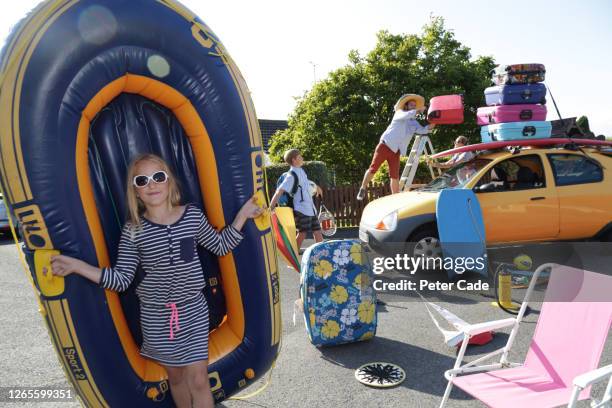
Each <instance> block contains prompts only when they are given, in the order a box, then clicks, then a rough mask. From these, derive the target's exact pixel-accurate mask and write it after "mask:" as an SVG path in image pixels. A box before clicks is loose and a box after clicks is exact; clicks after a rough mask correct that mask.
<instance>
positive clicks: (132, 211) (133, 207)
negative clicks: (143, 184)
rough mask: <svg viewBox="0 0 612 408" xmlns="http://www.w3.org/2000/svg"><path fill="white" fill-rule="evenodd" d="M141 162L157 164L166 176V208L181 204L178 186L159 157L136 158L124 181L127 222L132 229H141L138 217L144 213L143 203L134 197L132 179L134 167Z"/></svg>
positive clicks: (134, 172) (134, 188)
mask: <svg viewBox="0 0 612 408" xmlns="http://www.w3.org/2000/svg"><path fill="white" fill-rule="evenodd" d="M143 161H150V162H153V163H156V164H158V165H159V166H160V167H161V169H162V170H163V171H165V172H166V174H167V175H168V181H167V183H168V206H169V207H170V208H171V207H174V206H177V205H180V203H181V192H180V190H179V186H178V183H177V180H176V177H174V174H173V173H172V170H170V167H169V166H168V164H167V163H166V162H165V161H164V159H162V158H161V157H159V156H157V155H154V154H150V153H147V154H143V155H140V156H138V157H136V158H135V159H134V160H132V162H131V163H130V165H129V166H128V171H127V180H126V192H127V202H128V222H129V223H130V224H131V227H132V229H138V228H140V227H141V224H140V216H141V215H142V214H144V212H145V206H144V203H143V202H142V200H141V199H140V198H138V196H137V195H136V186H134V182H133V180H134V177H135V176H137V174H136V166H137V165H138V163H140V162H143Z"/></svg>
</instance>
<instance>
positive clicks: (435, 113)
mask: <svg viewBox="0 0 612 408" xmlns="http://www.w3.org/2000/svg"><path fill="white" fill-rule="evenodd" d="M427 120H428V121H429V123H435V124H436V125H456V124H460V123H463V96H461V95H441V96H434V97H433V98H431V100H430V101H429V110H428V111H427Z"/></svg>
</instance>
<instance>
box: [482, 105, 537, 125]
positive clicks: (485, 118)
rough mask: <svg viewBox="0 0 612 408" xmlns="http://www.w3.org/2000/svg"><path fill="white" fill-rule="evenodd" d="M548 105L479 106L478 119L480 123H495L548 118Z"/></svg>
mask: <svg viewBox="0 0 612 408" xmlns="http://www.w3.org/2000/svg"><path fill="white" fill-rule="evenodd" d="M546 113H547V109H546V105H497V106H485V107H482V108H478V111H476V121H477V123H478V124H479V125H492V124H495V123H508V122H523V121H529V120H531V121H542V120H546Z"/></svg>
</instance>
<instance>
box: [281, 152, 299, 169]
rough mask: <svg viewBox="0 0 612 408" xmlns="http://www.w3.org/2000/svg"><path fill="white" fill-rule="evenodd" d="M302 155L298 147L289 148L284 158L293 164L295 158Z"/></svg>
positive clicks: (289, 163)
mask: <svg viewBox="0 0 612 408" xmlns="http://www.w3.org/2000/svg"><path fill="white" fill-rule="evenodd" d="M299 155H300V151H299V150H298V149H289V150H287V151H286V152H285V154H284V155H283V160H285V163H287V164H288V165H290V166H293V159H295V158H296V157H298V156H299Z"/></svg>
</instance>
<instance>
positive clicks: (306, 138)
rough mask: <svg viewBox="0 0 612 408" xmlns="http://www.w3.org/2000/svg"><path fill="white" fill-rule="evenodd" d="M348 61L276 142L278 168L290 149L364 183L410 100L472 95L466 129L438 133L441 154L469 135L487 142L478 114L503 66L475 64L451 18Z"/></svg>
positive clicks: (318, 87)
mask: <svg viewBox="0 0 612 408" xmlns="http://www.w3.org/2000/svg"><path fill="white" fill-rule="evenodd" d="M348 59H349V62H348V64H347V65H345V66H344V67H341V68H338V69H337V70H335V71H333V72H331V73H330V74H329V76H328V77H327V78H325V79H324V80H322V81H320V82H318V83H316V84H315V85H314V86H313V88H312V89H311V90H310V92H308V93H306V94H305V95H304V96H303V97H301V98H300V99H299V100H298V103H297V106H296V108H295V111H294V112H293V113H292V114H291V115H290V117H289V128H288V129H286V130H284V131H281V132H279V133H278V134H277V135H276V136H275V137H274V138H273V139H272V143H271V146H270V155H271V158H272V159H273V160H274V161H277V162H280V161H281V160H282V158H281V157H282V154H283V152H284V151H285V150H286V149H289V148H298V149H300V151H301V152H302V154H303V155H304V156H305V157H308V158H314V159H317V160H321V161H324V162H325V163H328V165H329V167H330V169H331V170H333V171H334V173H335V175H336V180H337V182H338V183H354V182H358V181H360V180H361V177H362V176H363V173H364V172H365V170H366V168H367V166H368V164H369V162H370V160H371V158H372V153H373V151H374V148H375V146H376V144H377V143H378V139H379V138H380V135H381V134H382V132H383V131H384V130H385V128H386V126H387V125H388V123H389V121H390V120H391V118H392V116H393V106H394V104H395V102H396V101H397V99H398V98H399V97H400V96H401V95H402V94H405V93H418V94H420V95H423V96H424V97H425V98H426V100H429V99H430V98H431V97H433V96H436V95H447V94H463V95H464V103H465V109H466V111H465V118H466V120H465V123H463V124H461V125H453V126H439V127H437V128H436V129H435V130H434V132H433V136H432V140H433V143H434V145H435V148H436V149H445V148H448V147H451V146H452V141H453V139H455V138H456V136H458V135H461V134H463V135H466V136H468V138H470V139H471V140H472V141H474V142H476V141H477V140H478V139H479V137H480V135H479V130H478V127H477V126H476V109H477V108H478V107H479V106H482V105H483V103H484V97H483V90H484V88H485V87H486V86H488V85H489V84H490V79H489V78H490V71H491V70H492V69H493V68H494V66H495V63H494V62H493V59H492V58H491V57H479V58H476V59H472V58H471V54H470V49H469V48H468V47H466V46H464V45H462V44H461V43H460V42H459V41H457V40H456V39H455V36H454V34H453V32H452V31H450V30H447V29H446V28H445V26H444V19H443V18H441V17H432V18H431V21H430V22H429V24H427V25H426V26H425V27H423V31H422V33H421V34H420V35H395V34H391V33H389V32H387V31H380V32H379V33H378V35H377V44H376V46H375V47H374V49H373V50H372V51H370V52H369V53H368V54H367V55H366V56H363V57H362V56H360V55H359V53H358V52H357V51H354V50H353V51H351V52H350V53H349V56H348Z"/></svg>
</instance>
